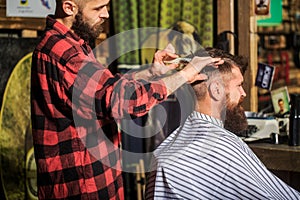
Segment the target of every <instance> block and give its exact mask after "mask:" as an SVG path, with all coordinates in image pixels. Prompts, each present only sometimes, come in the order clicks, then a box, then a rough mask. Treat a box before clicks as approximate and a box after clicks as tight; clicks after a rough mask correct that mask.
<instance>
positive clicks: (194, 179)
mask: <svg viewBox="0 0 300 200" xmlns="http://www.w3.org/2000/svg"><path fill="white" fill-rule="evenodd" d="M145 198H146V199H193V200H194V199H251V200H253V199H276V200H278V199H280V200H281V199H287V200H291V199H300V193H299V192H298V191H296V190H294V189H293V188H291V187H290V186H288V185H287V184H285V183H284V182H283V181H281V180H280V179H279V178H277V177H276V176H275V175H273V174H272V173H271V172H270V171H269V170H268V169H267V168H266V167H265V166H264V165H263V164H262V163H261V161H260V160H259V159H258V158H257V157H256V155H255V154H254V153H253V152H252V150H251V149H250V148H249V147H248V146H247V144H245V143H244V142H243V141H242V140H241V139H240V138H239V137H237V136H236V135H234V134H233V133H231V132H229V131H227V130H225V129H224V128H223V123H222V122H221V121H220V120H217V119H215V118H212V117H210V116H208V115H204V114H201V113H198V112H195V111H194V112H193V113H192V114H191V115H190V116H189V117H188V119H187V120H186V122H185V124H184V125H183V126H182V127H179V128H178V129H177V130H175V131H174V132H173V133H172V134H171V135H170V136H169V137H168V138H166V139H165V140H164V141H163V142H162V143H161V145H160V146H159V147H158V148H157V149H156V150H155V152H154V159H153V171H152V172H151V174H150V176H149V179H148V183H147V188H146V193H145Z"/></svg>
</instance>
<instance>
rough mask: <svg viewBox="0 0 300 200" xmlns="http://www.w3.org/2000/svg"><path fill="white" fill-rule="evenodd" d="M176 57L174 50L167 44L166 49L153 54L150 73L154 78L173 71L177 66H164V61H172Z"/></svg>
mask: <svg viewBox="0 0 300 200" xmlns="http://www.w3.org/2000/svg"><path fill="white" fill-rule="evenodd" d="M177 57H178V55H177V54H176V53H175V48H174V47H173V45H172V44H168V45H167V47H166V48H165V49H163V50H158V51H157V52H156V53H155V54H154V59H153V63H152V65H151V68H150V71H151V74H152V75H154V76H161V75H163V74H165V73H167V72H168V71H170V70H171V69H175V68H176V67H177V66H178V64H168V65H166V64H165V63H164V61H166V60H173V59H175V58H177Z"/></svg>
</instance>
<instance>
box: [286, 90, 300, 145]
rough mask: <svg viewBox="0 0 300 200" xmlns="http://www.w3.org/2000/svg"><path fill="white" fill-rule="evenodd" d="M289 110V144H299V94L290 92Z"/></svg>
mask: <svg viewBox="0 0 300 200" xmlns="http://www.w3.org/2000/svg"><path fill="white" fill-rule="evenodd" d="M290 98H291V101H290V104H291V110H290V125H289V136H288V144H289V146H299V145H300V94H291V95H290Z"/></svg>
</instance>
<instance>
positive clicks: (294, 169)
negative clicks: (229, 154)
mask: <svg viewBox="0 0 300 200" xmlns="http://www.w3.org/2000/svg"><path fill="white" fill-rule="evenodd" d="M248 145H249V147H250V148H251V149H252V150H253V152H254V153H255V154H256V155H257V157H258V158H259V159H260V160H261V161H262V162H263V163H264V165H265V166H266V167H267V168H268V169H269V170H271V171H272V172H273V173H274V174H275V175H276V176H278V177H279V178H281V179H282V180H283V181H284V182H286V183H287V184H289V185H290V186H291V187H293V188H295V189H296V190H298V191H300V146H288V145H287V144H270V143H249V144H248Z"/></svg>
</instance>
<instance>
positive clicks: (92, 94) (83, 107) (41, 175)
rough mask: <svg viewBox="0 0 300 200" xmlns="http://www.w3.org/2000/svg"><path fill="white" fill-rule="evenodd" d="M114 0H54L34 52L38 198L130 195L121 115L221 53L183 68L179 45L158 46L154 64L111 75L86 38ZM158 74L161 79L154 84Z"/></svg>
mask: <svg viewBox="0 0 300 200" xmlns="http://www.w3.org/2000/svg"><path fill="white" fill-rule="evenodd" d="M108 4H109V0H56V11H55V15H50V16H48V17H47V20H46V29H45V33H44V34H43V36H42V37H41V41H40V43H39V44H38V45H37V47H36V48H35V50H34V52H33V56H32V69H31V73H32V74H31V115H32V117H31V118H32V134H33V141H34V152H35V160H36V164H37V186H38V197H39V199H93V200H94V199H124V189H123V180H122V171H121V170H122V168H121V156H120V138H121V137H120V131H119V127H118V122H119V119H122V118H123V117H124V116H142V115H145V114H146V113H147V112H148V111H149V110H150V109H151V108H152V107H153V106H154V105H156V104H159V103H160V102H162V101H164V100H166V98H167V97H168V95H169V94H171V93H172V92H174V91H175V90H176V89H177V88H178V87H180V86H181V85H183V84H184V83H186V82H190V83H191V82H194V81H196V80H202V79H203V78H206V76H205V75H203V74H199V72H200V70H201V69H202V68H203V67H204V66H205V65H207V64H208V63H213V64H215V65H218V64H220V63H222V61H221V60H220V59H219V58H211V57H201V58H200V57H196V58H194V59H193V60H192V61H191V63H190V64H189V65H188V66H187V68H185V69H184V70H182V71H180V72H178V73H173V74H172V75H169V76H163V77H162V78H160V76H161V75H163V74H165V73H166V72H168V71H169V70H171V69H174V68H175V67H177V64H170V65H168V66H166V65H164V61H166V60H170V59H174V58H176V57H177V55H176V54H175V53H174V47H172V46H168V47H167V48H166V49H164V50H160V51H157V52H156V53H155V55H154V63H153V64H152V65H151V67H150V68H149V69H145V70H143V71H139V72H136V73H133V74H127V75H124V76H121V75H120V74H116V75H112V74H111V72H110V71H109V70H108V69H106V68H104V67H103V66H102V65H101V64H100V63H99V62H98V61H97V60H96V59H95V57H94V55H93V52H92V49H91V47H90V46H89V44H88V41H91V40H92V39H95V38H96V37H98V36H99V34H100V32H101V30H102V28H101V25H102V24H103V22H104V21H105V19H107V18H108V17H109V14H108V11H107V6H108ZM154 78H155V80H156V81H151V80H153V79H154Z"/></svg>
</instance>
